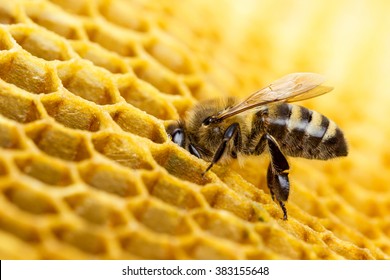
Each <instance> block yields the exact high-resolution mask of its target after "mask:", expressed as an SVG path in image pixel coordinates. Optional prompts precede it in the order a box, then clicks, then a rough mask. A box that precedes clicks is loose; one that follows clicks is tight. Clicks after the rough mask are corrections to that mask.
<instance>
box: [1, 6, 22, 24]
mask: <svg viewBox="0 0 390 280" xmlns="http://www.w3.org/2000/svg"><path fill="white" fill-rule="evenodd" d="M17 22H18V9H17V6H16V5H15V4H14V3H10V2H9V3H7V1H6V2H5V3H1V6H0V23H1V24H15V23H17Z"/></svg>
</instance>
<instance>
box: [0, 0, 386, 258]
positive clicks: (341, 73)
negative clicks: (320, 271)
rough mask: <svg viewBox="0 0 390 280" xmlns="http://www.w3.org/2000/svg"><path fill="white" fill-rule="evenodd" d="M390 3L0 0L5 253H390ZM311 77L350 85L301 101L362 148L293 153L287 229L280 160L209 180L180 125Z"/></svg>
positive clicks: (225, 170) (0, 235)
mask: <svg viewBox="0 0 390 280" xmlns="http://www.w3.org/2000/svg"><path fill="white" fill-rule="evenodd" d="M211 3H212V4H211ZM387 8H389V7H388V3H387V2H385V1H383V2H380V1H376V2H374V3H373V2H372V1H371V2H370V1H359V2H358V3H357V2H354V1H349V0H343V1H323V2H321V1H310V0H299V1H294V2H288V3H287V2H286V1H271V0H265V1H256V2H255V1H243V2H241V1H240V5H239V4H237V2H236V3H234V2H233V1H231V2H228V1H212V2H210V1H205V0H201V1H192V0H189V1H180V2H175V5H172V2H170V1H158V3H157V1H147V0H134V1H126V0H96V1H93V0H77V1H75V0H71V1H65V0H51V1H48V0H47V1H44V0H36V1H27V0H16V1H7V0H0V23H1V24H0V258H1V259H389V258H390V219H389V214H390V180H389V178H388V174H389V171H390V147H389V144H388V141H387V139H388V137H389V135H390V125H389V124H388V120H387V118H386V117H384V116H385V115H386V114H387V110H388V107H389V104H390V103H389V101H390V97H389V96H387V94H386V92H387V91H388V82H386V79H387V75H388V71H389V65H390V52H389V49H390V48H389V46H390V39H389V38H388V36H386V34H387V33H386V32H388V31H387V26H388V24H389V23H390V19H389V18H388V16H387V14H386V11H387ZM200 19H201V20H200ZM202 19H207V20H202ZM303 71H310V72H318V73H323V74H325V75H326V76H327V77H328V78H329V80H330V81H331V83H332V84H333V85H334V86H335V88H336V90H335V91H334V92H333V93H331V94H328V95H327V96H324V97H319V98H316V99H312V100H308V101H306V102H304V103H303V104H304V105H305V106H307V107H308V108H311V109H315V110H316V111H319V112H321V113H323V114H325V115H326V116H328V117H330V118H331V119H333V120H334V121H336V122H337V123H338V124H339V125H340V127H341V128H342V129H343V130H344V132H345V135H346V138H347V139H348V141H349V146H350V155H349V156H348V157H346V158H341V159H334V160H331V161H326V162H322V161H312V160H306V159H296V158H290V164H291V166H292V171H291V176H290V180H291V184H292V186H291V194H290V199H289V202H288V203H287V209H288V211H289V220H288V221H283V220H282V213H281V210H280V208H279V206H278V205H277V203H275V202H273V201H272V200H271V197H270V194H269V192H268V190H267V187H266V183H265V173H266V167H267V165H268V159H267V157H249V158H248V159H246V160H245V162H244V163H243V164H241V165H240V164H238V163H237V162H232V163H231V164H229V165H227V166H220V165H217V166H215V167H213V169H212V171H210V172H208V173H207V174H206V176H204V177H202V176H201V173H202V172H203V171H204V170H205V168H206V166H207V163H205V162H203V161H202V160H199V159H197V158H195V157H194V156H192V155H190V154H189V153H188V152H187V151H185V150H183V149H181V148H180V147H178V146H177V145H175V144H173V143H172V142H171V141H170V139H169V137H168V136H167V133H166V131H165V128H166V126H167V124H168V123H169V122H170V121H172V120H176V119H178V118H181V117H184V116H185V112H186V111H187V110H188V109H189V108H190V107H191V106H193V105H194V104H195V103H196V102H197V100H202V99H205V98H211V97H220V96H226V95H236V96H239V97H243V96H245V95H247V94H248V93H250V92H252V91H253V90H255V89H257V88H259V87H261V86H264V85H266V84H267V83H269V82H271V81H272V80H274V79H276V78H279V77H281V76H283V75H285V74H287V73H290V72H303Z"/></svg>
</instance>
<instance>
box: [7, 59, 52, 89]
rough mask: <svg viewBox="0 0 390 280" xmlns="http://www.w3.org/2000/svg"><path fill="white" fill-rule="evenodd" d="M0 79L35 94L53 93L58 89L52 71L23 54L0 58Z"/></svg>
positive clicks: (38, 61)
mask: <svg viewBox="0 0 390 280" xmlns="http://www.w3.org/2000/svg"><path fill="white" fill-rule="evenodd" d="M0 78H1V79H3V80H4V81H6V82H7V83H11V84H14V85H16V86H18V87H20V88H22V89H24V90H26V91H29V92H32V93H35V94H39V93H50V92H54V91H56V90H57V88H58V78H57V77H56V75H55V72H54V70H53V69H52V68H51V67H49V66H48V65H47V64H45V63H42V62H41V61H40V60H39V59H38V58H34V57H29V56H28V55H27V54H24V53H7V54H4V55H3V56H0Z"/></svg>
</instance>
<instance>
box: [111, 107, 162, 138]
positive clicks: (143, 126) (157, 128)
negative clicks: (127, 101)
mask: <svg viewBox="0 0 390 280" xmlns="http://www.w3.org/2000/svg"><path fill="white" fill-rule="evenodd" d="M111 117H112V119H113V120H114V121H115V122H116V123H117V124H118V125H119V126H120V127H121V128H122V129H123V130H124V131H127V132H131V133H133V134H136V135H139V136H141V137H145V138H148V139H150V140H152V141H153V142H155V143H163V142H165V141H166V139H167V134H166V132H165V129H164V127H163V125H162V124H161V123H160V124H159V123H157V121H156V120H155V119H153V118H151V117H150V116H149V115H147V114H145V113H143V112H140V111H138V110H134V109H133V108H131V107H130V106H122V107H119V108H118V107H116V109H115V110H114V111H113V112H111Z"/></svg>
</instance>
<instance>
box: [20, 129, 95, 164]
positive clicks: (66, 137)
mask: <svg viewBox="0 0 390 280" xmlns="http://www.w3.org/2000/svg"><path fill="white" fill-rule="evenodd" d="M26 134H27V136H28V137H30V138H31V139H32V140H33V141H34V143H35V145H36V146H37V147H38V148H39V149H40V150H42V151H43V152H45V153H46V154H48V155H50V156H53V157H57V158H61V159H64V160H68V161H82V160H84V159H87V158H90V157H91V154H90V151H89V149H88V147H87V143H86V140H85V139H84V137H83V136H82V134H78V133H76V132H72V133H70V132H69V130H66V129H63V128H60V127H58V126H53V125H46V124H41V125H39V126H28V127H26Z"/></svg>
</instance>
